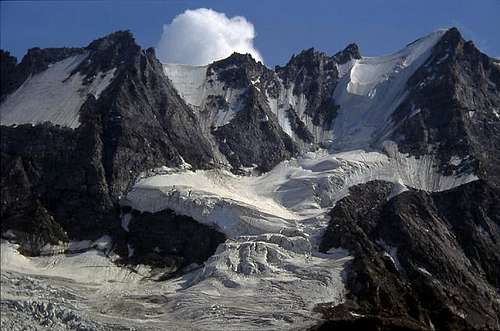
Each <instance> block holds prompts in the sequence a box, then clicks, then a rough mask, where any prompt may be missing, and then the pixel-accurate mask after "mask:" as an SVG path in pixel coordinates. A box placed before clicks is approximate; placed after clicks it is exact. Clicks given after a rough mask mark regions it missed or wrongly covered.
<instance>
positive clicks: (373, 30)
mask: <svg viewBox="0 0 500 331" xmlns="http://www.w3.org/2000/svg"><path fill="white" fill-rule="evenodd" d="M199 7H206V8H212V9H214V10H216V11H219V12H223V13H226V15H227V16H228V17H232V16H235V15H241V16H244V17H246V18H247V20H248V21H250V22H252V23H253V24H254V26H255V30H256V32H257V37H256V39H255V41H254V43H255V46H256V48H257V49H258V50H259V51H260V53H261V54H262V56H263V58H264V61H265V63H266V64H267V65H268V66H274V65H276V64H284V63H286V62H287V61H288V59H289V58H290V56H291V55H292V54H293V53H297V52H299V51H300V50H302V49H305V48H309V47H315V48H317V49H319V50H322V51H325V52H327V53H329V54H333V53H335V52H337V51H338V50H340V49H342V48H343V47H344V46H345V45H346V44H348V43H350V42H356V43H357V44H358V45H359V46H360V48H361V52H362V54H363V55H366V56H372V55H381V54H385V53H388V52H392V51H395V50H397V49H399V48H401V47H402V46H404V45H405V44H406V43H408V42H411V41H412V40H414V39H416V38H418V37H420V36H423V35H425V34H427V33H429V32H431V31H433V30H435V29H437V28H441V27H450V26H456V27H458V28H459V29H460V30H461V32H462V33H463V35H464V36H465V38H467V39H473V40H474V42H475V43H476V45H477V46H478V47H479V48H480V49H481V50H482V51H484V52H486V53H487V54H488V55H490V56H494V57H500V32H499V31H500V19H498V17H500V0H477V1H472V0H468V1H465V0H453V1H452V0H443V1H439V0H434V1H427V0H419V1H417V0H412V1H406V0H399V1H388V0H386V1H383V0H371V1H360V0H358V1H345V0H344V1H332V0H330V1H327V0H322V1H293V0H288V1H230V0H218V1H189V0H188V1H67V2H62V1H12V2H1V4H0V9H1V20H0V22H1V23H0V28H1V31H0V32H1V35H0V37H1V39H0V44H1V47H2V48H3V49H6V50H8V51H10V52H11V53H13V54H14V55H15V56H17V57H18V58H21V57H22V56H23V55H24V54H25V52H26V50H27V49H28V48H31V47H35V46H37V47H62V46H84V45H87V44H88V43H89V42H90V41H92V40H94V39H96V38H97V37H100V36H103V35H105V34H107V33H110V32H112V31H115V30H119V29H129V30H131V31H132V32H133V33H134V35H135V37H136V39H137V41H138V43H139V44H140V45H141V46H143V47H149V46H156V44H157V42H158V41H159V39H160V37H161V33H162V26H163V24H167V23H170V22H171V20H172V19H173V18H174V17H175V16H176V15H178V14H180V13H182V12H183V11H184V10H186V9H195V8H199Z"/></svg>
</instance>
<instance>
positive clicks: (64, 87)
mask: <svg viewBox="0 0 500 331" xmlns="http://www.w3.org/2000/svg"><path fill="white" fill-rule="evenodd" d="M86 58H87V55H86V54H80V55H76V56H71V57H69V58H66V59H64V60H62V61H59V62H56V63H54V64H51V65H49V68H48V69H46V70H45V71H42V72H41V73H38V74H35V75H33V76H30V77H29V78H28V79H27V80H26V81H25V82H24V83H23V84H22V85H21V86H20V87H19V88H18V89H17V90H16V91H14V92H13V93H11V94H10V95H9V96H8V97H7V98H6V100H4V101H3V102H2V104H1V105H0V122H1V124H3V125H11V124H27V123H31V124H38V123H42V122H51V123H53V124H58V125H61V126H67V127H70V128H76V127H78V126H79V125H80V122H79V110H80V108H81V106H82V105H83V103H84V102H85V100H86V98H87V95H88V94H93V95H94V96H95V97H96V98H99V96H100V94H101V92H102V91H104V89H105V88H106V87H107V86H108V85H109V84H110V83H111V81H112V79H113V76H114V71H115V70H110V71H108V72H105V73H98V74H97V75H96V77H95V79H94V80H93V81H92V82H91V83H90V84H87V85H84V84H83V79H84V77H83V76H82V75H81V74H80V73H74V74H72V72H73V71H74V70H75V69H76V68H77V67H78V65H79V64H80V63H82V62H83V61H84V60H85V59H86Z"/></svg>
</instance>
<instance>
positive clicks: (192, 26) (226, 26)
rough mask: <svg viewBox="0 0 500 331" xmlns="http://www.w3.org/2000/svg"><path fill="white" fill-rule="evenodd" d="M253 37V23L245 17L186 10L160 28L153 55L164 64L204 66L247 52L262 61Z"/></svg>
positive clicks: (200, 10) (203, 9) (208, 10)
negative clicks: (233, 54) (234, 53)
mask: <svg viewBox="0 0 500 331" xmlns="http://www.w3.org/2000/svg"><path fill="white" fill-rule="evenodd" d="M254 38H255V30H254V27H253V24H252V23H250V22H248V21H247V20H246V18H244V17H242V16H235V17H231V18H228V17H227V16H226V14H224V13H219V12H216V11H214V10H212V9H207V8H198V9H194V10H186V11H185V12H184V13H182V14H179V15H177V16H176V17H175V18H174V19H173V20H172V22H171V23H170V24H166V25H164V26H163V34H162V36H161V39H160V41H159V43H158V47H157V49H156V53H157V56H158V58H159V59H160V61H162V62H164V63H182V64H192V65H205V64H209V63H212V62H213V61H216V60H220V59H224V58H226V57H228V56H229V55H231V54H232V53H233V52H237V53H243V54H246V53H249V54H251V55H252V57H253V58H254V59H256V60H257V61H262V56H261V55H260V53H259V51H258V50H257V49H256V48H255V47H254V45H253V40H254ZM262 62H263V61H262Z"/></svg>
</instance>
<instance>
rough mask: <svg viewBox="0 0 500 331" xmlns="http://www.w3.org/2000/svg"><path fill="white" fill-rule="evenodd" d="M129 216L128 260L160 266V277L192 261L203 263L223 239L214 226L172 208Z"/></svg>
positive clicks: (188, 264)
mask: <svg viewBox="0 0 500 331" xmlns="http://www.w3.org/2000/svg"><path fill="white" fill-rule="evenodd" d="M132 215H133V216H132V218H131V221H130V223H129V226H128V229H129V232H128V233H127V235H126V239H127V245H129V247H131V248H132V249H133V255H132V256H131V257H130V258H128V263H131V264H144V263H145V264H149V265H152V266H154V267H156V268H160V269H163V270H164V274H163V276H162V278H166V277H167V278H168V277H171V276H173V275H176V274H179V273H180V272H181V270H182V269H183V268H186V267H189V266H190V265H192V264H197V265H201V264H203V262H205V261H206V260H207V259H208V258H209V257H210V256H211V255H213V254H214V253H215V250H216V249H217V246H218V245H219V244H221V243H223V242H224V241H225V240H226V237H225V236H224V235H223V234H222V233H220V232H218V231H217V230H215V229H214V228H212V227H209V226H207V225H204V224H200V223H198V222H197V221H195V220H194V219H192V218H191V217H188V216H181V215H176V214H175V213H174V212H173V211H171V210H165V211H161V212H158V213H154V214H152V213H142V214H141V213H138V212H137V211H132ZM122 255H125V256H126V254H122Z"/></svg>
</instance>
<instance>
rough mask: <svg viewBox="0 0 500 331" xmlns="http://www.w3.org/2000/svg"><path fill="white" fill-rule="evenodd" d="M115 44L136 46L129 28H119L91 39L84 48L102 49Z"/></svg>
mask: <svg viewBox="0 0 500 331" xmlns="http://www.w3.org/2000/svg"><path fill="white" fill-rule="evenodd" d="M117 45H122V46H131V45H135V46H137V44H136V43H135V38H134V36H133V35H132V32H130V31H129V30H120V31H116V32H113V33H110V34H108V35H106V36H104V37H102V38H99V39H96V40H94V41H92V42H91V43H90V44H89V45H88V46H87V47H86V48H87V49H88V50H95V51H102V50H106V49H108V48H110V47H116V46H117Z"/></svg>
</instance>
